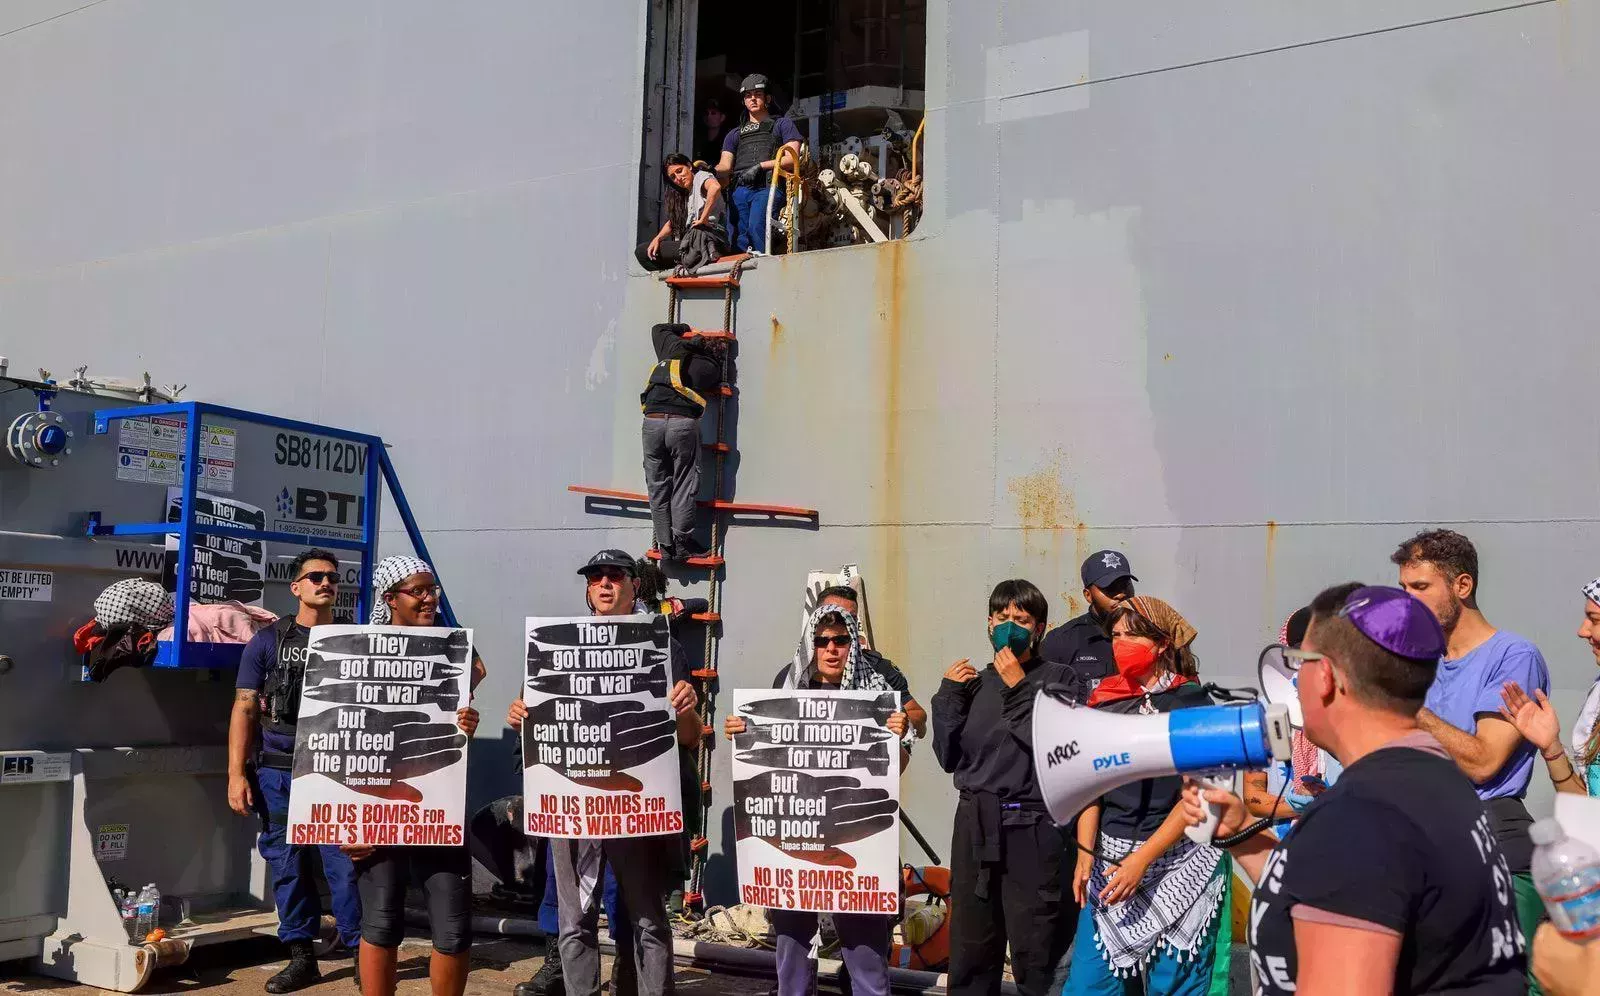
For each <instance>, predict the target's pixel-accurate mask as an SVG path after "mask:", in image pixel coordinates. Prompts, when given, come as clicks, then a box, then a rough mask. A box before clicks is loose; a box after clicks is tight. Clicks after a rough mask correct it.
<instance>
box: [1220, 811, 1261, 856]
mask: <svg viewBox="0 0 1600 996" xmlns="http://www.w3.org/2000/svg"><path fill="white" fill-rule="evenodd" d="M1271 825H1272V819H1271V818H1270V817H1266V816H1263V817H1261V818H1260V819H1259V820H1256V821H1255V822H1254V823H1248V824H1246V825H1244V826H1242V827H1240V828H1239V829H1238V830H1236V831H1234V832H1233V833H1230V834H1228V836H1226V837H1217V838H1216V839H1214V840H1212V841H1211V846H1212V847H1220V848H1223V849H1224V850H1226V849H1227V848H1230V847H1232V846H1233V845H1235V844H1242V843H1244V842H1245V841H1246V840H1248V839H1250V838H1251V837H1254V836H1255V835H1256V834H1258V833H1260V832H1261V831H1263V830H1265V829H1266V828H1267V827H1270V826H1271Z"/></svg>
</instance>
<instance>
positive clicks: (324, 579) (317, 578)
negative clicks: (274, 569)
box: [295, 571, 339, 584]
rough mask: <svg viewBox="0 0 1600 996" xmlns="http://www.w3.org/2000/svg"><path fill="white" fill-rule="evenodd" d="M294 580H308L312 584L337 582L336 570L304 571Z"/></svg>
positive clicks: (337, 574)
mask: <svg viewBox="0 0 1600 996" xmlns="http://www.w3.org/2000/svg"><path fill="white" fill-rule="evenodd" d="M295 580H296V581H310V582H311V583H312V584H324V583H326V584H338V583H339V572H338V571H306V572H305V573H304V574H302V575H300V576H299V577H297V578H295Z"/></svg>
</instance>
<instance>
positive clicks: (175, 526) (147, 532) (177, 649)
mask: <svg viewBox="0 0 1600 996" xmlns="http://www.w3.org/2000/svg"><path fill="white" fill-rule="evenodd" d="M173 415H181V416H183V417H184V419H185V430H184V431H185V439H184V464H183V518H182V520H181V521H179V522H127V523H116V524H108V523H104V522H101V521H100V513H99V512H90V513H89V520H88V533H89V535H90V536H177V538H178V564H177V589H178V590H177V592H176V606H175V611H174V614H173V629H172V632H173V637H174V638H173V639H172V640H171V641H163V642H162V644H161V646H160V648H159V649H158V650H157V653H156V659H155V661H154V663H153V665H152V666H154V667H163V668H233V667H238V665H239V657H240V655H241V654H242V653H243V651H244V647H243V645H241V644H233V643H196V642H193V641H190V640H187V639H180V638H179V634H183V635H185V636H186V635H187V634H188V632H189V565H190V560H191V558H190V556H189V553H190V545H191V544H192V543H193V542H194V538H195V537H196V536H225V537H229V538H232V539H251V540H260V541H262V542H267V543H285V544H289V545H292V546H298V547H309V546H320V547H329V548H332V549H335V550H359V551H360V552H361V594H360V595H359V596H358V597H357V599H356V619H357V620H358V621H359V620H362V619H365V618H367V612H368V609H369V608H370V607H371V602H372V581H371V578H372V567H373V564H374V562H375V561H376V559H377V552H378V512H379V499H380V494H379V486H380V485H379V476H378V475H379V474H380V473H381V474H382V475H383V476H382V483H383V484H384V485H387V486H388V488H389V496H390V497H391V498H393V499H394V506H395V508H396V509H397V510H398V511H399V513H400V521H401V522H402V523H403V524H404V525H405V529H406V535H407V536H408V537H409V538H410V539H411V545H412V547H413V549H415V550H416V553H417V556H419V557H421V558H422V559H423V560H426V561H428V563H430V564H431V563H433V560H432V558H431V557H429V556H428V546H427V544H426V543H425V542H424V541H423V538H422V530H421V529H420V528H418V526H417V520H416V517H415V516H413V515H412V514H411V505H410V504H409V503H408V502H407V501H406V495H405V491H404V489H402V488H401V487H400V478H399V477H398V476H397V475H396V474H395V470H394V464H392V463H391V462H390V461H389V453H388V449H387V447H386V446H385V445H384V442H383V440H382V439H381V438H380V437H378V436H373V435H369V434H367V433H364V432H353V431H351V430H349V429H339V428H335V427H333V426H327V425H317V424H316V423H313V422H300V421H296V420H294V419H286V418H279V417H277V416H276V415H265V414H262V413H260V412H249V411H244V410H242V409H238V408H227V407H224V406H221V405H211V404H206V403H204V402H200V401H183V402H176V403H173V404H163V405H138V406H134V407H129V408H105V409H100V410H97V411H96V412H95V413H94V432H95V435H104V434H105V433H107V432H109V431H110V429H111V423H112V422H114V421H116V420H118V419H129V418H149V417H154V416H173ZM207 416H216V417H219V418H227V419H233V420H235V421H238V422H246V423H250V424H253V425H261V426H267V427H269V428H275V429H288V430H292V431H295V432H302V433H305V434H307V435H314V436H324V437H327V438H331V439H338V440H342V441H344V442H350V443H356V444H358V445H361V446H365V447H366V448H367V462H366V467H367V470H366V475H365V478H366V479H365V481H364V482H363V483H364V488H365V493H366V501H367V515H366V517H365V521H364V522H363V524H362V527H361V539H359V540H353V539H343V538H341V537H336V536H305V535H302V534H299V533H284V532H277V531H275V530H263V529H240V528H237V527H234V526H216V525H211V526H205V525H200V524H199V523H197V522H196V521H195V501H194V499H195V495H196V493H197V492H198V491H199V486H198V484H199V481H198V475H199V473H200V469H201V461H200V436H201V433H200V432H199V431H191V430H196V429H197V427H199V426H201V425H203V420H204V419H205V418H206V417H207ZM438 583H439V585H440V587H441V589H442V588H443V586H444V582H443V580H442V579H438ZM439 610H440V613H441V614H442V615H443V616H444V622H445V625H448V626H455V625H456V615H455V612H454V610H452V609H451V607H450V597H449V596H448V595H445V594H441V595H440V596H439Z"/></svg>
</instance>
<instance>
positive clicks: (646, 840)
mask: <svg viewBox="0 0 1600 996" xmlns="http://www.w3.org/2000/svg"><path fill="white" fill-rule="evenodd" d="M578 843H579V842H578V841H576V840H552V841H551V842H550V859H551V860H552V861H554V862H555V869H556V899H557V901H558V902H559V904H560V909H561V933H560V936H559V938H558V940H557V948H558V949H559V950H560V952H561V975H562V979H563V981H564V983H565V985H566V989H567V996H599V993H600V937H599V933H598V928H599V925H600V906H601V904H600V900H599V897H595V900H594V902H593V903H592V904H591V905H590V907H589V910H588V911H587V912H585V911H584V909H583V903H584V899H585V898H586V897H584V896H583V895H582V890H581V889H580V888H579V886H578V867H577V863H578ZM677 846H678V838H677V837H676V836H672V835H667V836H656V837H618V838H613V839H611V840H607V841H604V842H603V843H602V847H603V848H604V853H605V860H606V862H607V863H608V864H610V865H611V872H612V874H613V875H615V876H616V879H617V894H618V897H619V898H620V899H621V900H622V905H623V906H624V907H625V908H626V909H627V911H628V919H629V921H631V922H632V924H633V960H634V966H635V968H636V971H637V978H638V986H639V996H671V994H672V928H671V927H670V926H669V925H668V923H667V901H666V895H667V888H668V886H669V884H670V883H669V882H668V881H667V878H668V874H669V869H672V868H675V867H677V865H678V861H677V859H676V858H675V857H674V855H673V853H672V849H673V848H675V847H677Z"/></svg>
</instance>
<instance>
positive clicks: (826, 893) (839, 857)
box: [733, 689, 900, 913]
mask: <svg viewBox="0 0 1600 996" xmlns="http://www.w3.org/2000/svg"><path fill="white" fill-rule="evenodd" d="M733 696H734V711H735V714H736V715H739V716H742V717H743V718H744V721H745V731H744V732H743V733H740V734H736V735H735V736H734V738H733V805H734V816H733V826H734V834H735V836H736V838H737V844H736V845H735V847H736V849H737V852H738V858H739V897H740V901H742V902H744V903H748V904H750V905H752V906H766V907H769V908H771V909H784V910H805V911H807V912H814V913H896V912H898V911H899V904H900V832H899V813H900V742H899V741H900V738H899V737H897V736H895V735H894V733H892V732H891V731H890V730H889V728H888V726H887V722H888V719H889V716H890V714H892V713H894V712H896V711H897V710H899V708H900V704H899V703H900V696H899V693H898V692H872V691H849V692H845V691H803V690H799V689H765V690H759V691H757V690H750V689H739V690H736V691H735V692H734V693H733Z"/></svg>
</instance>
